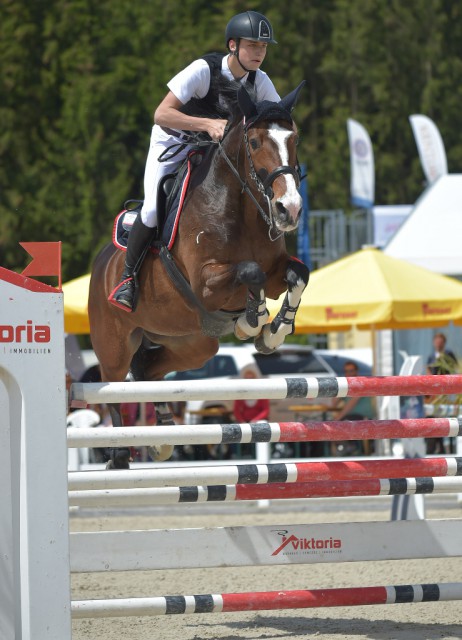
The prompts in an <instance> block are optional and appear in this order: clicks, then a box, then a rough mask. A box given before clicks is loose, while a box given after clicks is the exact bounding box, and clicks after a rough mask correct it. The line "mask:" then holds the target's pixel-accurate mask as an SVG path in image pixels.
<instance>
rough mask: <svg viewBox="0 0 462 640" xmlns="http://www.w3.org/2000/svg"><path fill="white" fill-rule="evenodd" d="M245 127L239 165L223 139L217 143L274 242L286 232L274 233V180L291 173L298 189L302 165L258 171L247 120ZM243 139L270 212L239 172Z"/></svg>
mask: <svg viewBox="0 0 462 640" xmlns="http://www.w3.org/2000/svg"><path fill="white" fill-rule="evenodd" d="M243 129H244V133H243V137H242V139H241V145H240V146H239V149H238V152H237V167H235V166H234V164H233V163H232V161H231V159H230V158H229V156H228V154H227V153H226V151H225V149H224V147H223V144H222V140H219V141H218V143H216V144H218V149H219V152H220V154H221V155H222V157H223V159H224V160H225V161H226V163H227V164H228V166H229V168H230V169H231V172H232V173H233V174H234V176H235V177H236V178H237V180H238V181H239V183H240V185H241V193H244V192H245V193H246V194H247V195H248V196H249V197H250V199H251V200H252V201H253V203H254V204H255V206H256V207H257V211H258V212H259V214H260V215H261V217H262V218H263V220H264V221H265V222H266V224H267V225H268V227H269V230H268V237H269V239H270V240H271V241H272V242H274V241H276V240H278V238H280V237H281V236H282V235H284V232H283V231H276V235H274V230H275V229H276V225H275V222H274V216H273V212H272V207H271V200H272V199H273V197H274V191H273V182H274V181H275V180H276V178H278V177H279V176H282V175H291V176H293V178H294V179H295V183H296V185H297V189H298V187H299V186H300V181H301V179H302V176H301V172H300V167H299V165H298V162H297V165H296V166H295V167H291V166H290V165H282V166H280V167H277V168H276V169H274V171H271V173H268V171H267V170H266V169H260V170H259V171H257V170H256V169H255V165H254V163H253V159H252V154H251V153H250V144H249V137H248V133H247V132H248V126H246V125H245V122H244V124H243ZM227 132H228V130H225V135H224V136H223V139H225V137H226V134H227ZM242 141H244V149H245V152H246V155H247V160H248V162H249V176H250V178H251V179H252V180H253V182H254V183H255V186H256V188H257V190H258V191H259V192H260V193H261V194H262V195H263V197H264V198H265V200H266V204H267V207H268V213H266V211H265V210H264V209H263V207H262V206H261V205H260V203H259V202H258V200H257V199H256V197H255V196H254V194H253V193H252V190H251V188H250V186H249V184H248V182H247V180H245V179H242V177H241V174H240V172H239V155H240V150H241V146H242Z"/></svg>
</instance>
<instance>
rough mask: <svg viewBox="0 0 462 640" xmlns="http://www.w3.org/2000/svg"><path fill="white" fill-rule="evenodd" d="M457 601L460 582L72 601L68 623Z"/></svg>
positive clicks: (461, 594) (461, 596)
mask: <svg viewBox="0 0 462 640" xmlns="http://www.w3.org/2000/svg"><path fill="white" fill-rule="evenodd" d="M448 600H462V583H460V582H452V583H442V584H417V585H400V586H391V587H353V588H343V589H315V590H306V591H305V590H297V591H286V590H281V591H265V592H250V593H222V594H203V595H195V596H162V597H157V598H120V599H114V600H76V601H74V602H73V603H72V617H73V618H115V617H122V616H160V615H175V614H176V615H178V614H191V613H232V612H245V611H270V610H281V609H313V608H317V607H358V606H364V605H373V604H376V605H377V604H380V605H385V604H401V603H412V602H414V603H416V602H443V601H448Z"/></svg>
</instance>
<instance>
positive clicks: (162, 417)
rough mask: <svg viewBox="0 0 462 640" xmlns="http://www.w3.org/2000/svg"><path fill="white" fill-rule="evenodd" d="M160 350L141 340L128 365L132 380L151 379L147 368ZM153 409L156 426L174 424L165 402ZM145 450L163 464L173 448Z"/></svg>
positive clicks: (149, 447)
mask: <svg viewBox="0 0 462 640" xmlns="http://www.w3.org/2000/svg"><path fill="white" fill-rule="evenodd" d="M162 349H163V347H160V346H157V345H153V344H152V343H150V342H149V341H148V340H147V339H146V338H144V339H143V341H142V343H141V345H140V347H139V349H138V351H137V352H136V353H135V355H134V356H133V359H132V362H131V365H130V373H131V375H132V377H133V380H149V379H152V378H151V377H148V374H147V368H148V367H149V365H150V364H151V363H152V362H155V361H156V359H157V354H158V353H159V352H160V351H161V350H162ZM155 408H156V417H157V425H158V426H163V427H164V426H171V425H173V424H175V423H174V421H173V415H172V412H171V411H170V407H169V406H168V403H167V402H158V403H156V404H155ZM147 449H148V454H149V455H150V457H151V458H152V460H154V461H156V462H163V461H164V460H168V459H169V458H171V457H172V454H173V449H174V447H173V445H168V444H165V445H159V446H148V448H147Z"/></svg>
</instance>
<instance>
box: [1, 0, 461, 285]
mask: <svg viewBox="0 0 462 640" xmlns="http://www.w3.org/2000/svg"><path fill="white" fill-rule="evenodd" d="M0 7H1V15H2V19H1V20H0V60H1V67H2V73H1V74H0V91H1V96H2V98H1V101H0V158H1V162H0V215H1V219H2V224H1V227H0V264H1V265H2V266H5V267H8V268H15V269H19V268H22V267H23V266H24V265H25V264H26V262H27V260H28V259H27V257H26V256H25V254H24V252H23V251H22V250H21V248H20V247H18V242H19V241H39V240H41V241H45V240H62V241H63V277H64V280H67V279H70V278H73V277H76V276H79V275H81V274H83V273H85V272H87V271H88V270H89V268H90V265H91V261H92V258H93V257H94V255H95V253H96V252H97V251H98V249H99V248H100V247H101V246H102V245H103V244H104V243H105V242H107V241H108V239H109V238H110V233H111V225H112V220H113V217H114V216H115V214H116V213H117V212H118V211H119V210H120V207H121V205H122V203H123V201H124V200H125V199H127V198H129V197H142V179H143V171H144V161H145V158H146V153H147V148H148V144H149V136H150V129H151V125H152V114H153V111H154V110H155V108H156V106H157V104H158V103H159V102H160V100H161V99H162V98H163V96H164V95H165V92H166V86H165V85H166V82H167V81H168V80H169V79H170V78H171V77H172V76H173V75H174V74H175V73H176V72H177V71H179V70H180V69H181V68H183V67H184V66H185V65H186V64H187V63H189V62H190V61H191V60H193V59H194V58H197V57H199V56H200V55H201V54H202V53H205V52H207V51H211V50H223V48H224V44H223V32H224V27H225V25H226V22H227V20H228V19H229V18H230V17H231V16H232V15H233V14H234V13H237V12H240V11H243V10H246V9H248V8H252V9H256V10H260V11H262V12H263V13H265V14H266V15H267V16H268V17H269V18H270V20H271V21H272V22H273V26H274V29H275V34H276V39H277V40H278V42H279V44H278V45H277V46H275V47H272V48H271V50H270V51H269V52H268V56H267V59H266V61H265V64H264V69H265V70H266V71H267V72H268V73H269V74H270V76H271V77H272V79H273V81H274V83H275V85H276V87H277V88H278V90H279V93H280V94H281V95H284V94H285V93H286V92H288V91H289V90H291V89H292V88H294V86H295V85H296V84H298V82H299V81H300V80H301V79H302V78H306V80H307V81H308V88H307V89H305V90H304V95H303V96H302V97H301V99H300V101H299V104H298V106H297V111H296V118H297V123H298V124H299V127H300V129H301V131H302V140H301V147H300V159H301V160H302V161H304V162H306V163H307V165H308V171H309V184H310V203H311V207H312V208H313V209H322V208H343V209H348V207H349V152H348V144H347V134H346V119H347V118H348V117H354V118H356V119H358V120H359V121H360V122H362V123H363V124H364V125H365V127H366V128H367V129H368V131H369V133H370V135H371V138H372V142H373V146H374V152H375V159H376V201H377V202H378V203H380V204H394V203H410V202H414V201H415V199H416V198H417V197H418V195H419V194H420V193H421V191H422V188H423V174H422V171H421V168H420V164H419V160H418V156H417V152H416V148H415V144H414V141H413V137H412V131H411V128H410V126H409V122H408V116H409V115H410V114H411V113H424V114H426V115H428V116H430V117H431V118H432V119H434V120H435V122H436V124H437V125H438V127H439V129H440V131H441V134H442V136H443V140H444V141H445V144H446V150H447V154H448V163H449V170H450V171H451V172H452V173H455V172H458V171H462V141H461V136H460V129H461V126H460V125H461V116H460V113H461V106H460V105H461V104H462V15H461V14H462V4H461V3H460V2H459V1H458V0H409V1H408V2H402V0H399V1H398V0H310V2H306V1H305V0H303V1H302V0H292V1H291V2H286V3H283V2H281V1H280V0H277V1H276V0H268V1H267V2H266V3H264V4H263V3H259V2H254V3H253V5H252V6H250V7H249V5H248V4H247V3H244V2H240V1H231V0H220V2H218V1H216V0H209V1H207V2H205V1H201V0H181V2H180V1H178V0H169V2H168V3H167V2H165V1H162V2H161V1H160V0H143V1H141V0H33V1H31V0H0Z"/></svg>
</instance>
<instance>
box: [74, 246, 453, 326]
mask: <svg viewBox="0 0 462 640" xmlns="http://www.w3.org/2000/svg"><path fill="white" fill-rule="evenodd" d="M89 283H90V275H89V274H87V275H84V276H81V277H80V278H76V279H75V280H71V281H70V282H68V283H66V284H64V285H63V292H64V328H65V331H66V332H67V333H89V332H90V325H89V321H88V308H87V302H88V287H89ZM283 298H284V296H281V297H280V299H279V300H268V301H267V302H268V310H269V312H270V315H271V316H272V317H274V315H275V314H276V313H277V311H278V310H279V309H280V306H281V304H282V300H283ZM451 320H459V322H462V283H461V282H459V281H458V280H455V279H454V278H449V277H447V276H442V275H439V274H436V273H433V272H432V271H428V270H426V269H423V268H422V267H418V266H416V265H413V264H411V263H409V262H405V261H404V260H398V259H397V258H391V257H390V256H387V255H385V254H384V253H382V252H381V251H379V250H378V249H363V250H362V251H358V252H357V253H354V254H352V255H350V256H347V257H346V258H341V259H340V260H337V261H336V262H332V263H331V264H329V265H327V266H326V267H322V268H321V269H318V270H317V271H314V272H313V273H312V274H311V278H310V283H309V285H308V287H307V288H306V290H305V292H304V294H303V296H302V301H301V303H300V308H299V310H298V313H297V320H296V333H325V332H329V331H348V330H349V329H351V328H352V327H357V328H359V329H367V330H370V329H371V328H372V329H417V328H419V329H420V328H425V327H439V326H444V325H446V324H448V323H449V322H450V321H451Z"/></svg>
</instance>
